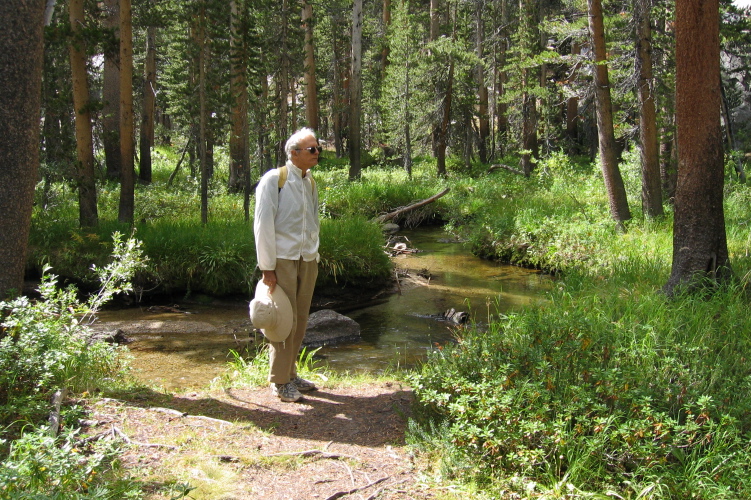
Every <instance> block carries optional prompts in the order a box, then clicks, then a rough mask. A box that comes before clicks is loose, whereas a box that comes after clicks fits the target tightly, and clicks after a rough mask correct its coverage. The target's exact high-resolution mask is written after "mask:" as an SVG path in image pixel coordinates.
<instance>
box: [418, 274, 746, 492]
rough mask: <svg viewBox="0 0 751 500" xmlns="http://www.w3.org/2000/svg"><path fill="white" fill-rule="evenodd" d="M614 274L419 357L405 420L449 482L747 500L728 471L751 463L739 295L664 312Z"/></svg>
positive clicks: (742, 480)
mask: <svg viewBox="0 0 751 500" xmlns="http://www.w3.org/2000/svg"><path fill="white" fill-rule="evenodd" d="M637 274H639V275H640V276H641V277H642V279H644V276H647V270H644V269H643V270H642V272H641V273H633V274H632V275H633V276H635V275H637ZM619 276H620V275H616V276H614V282H611V283H607V284H605V282H603V281H601V280H600V279H598V278H597V277H589V278H586V277H580V282H579V286H571V285H570V284H569V281H568V280H567V281H566V283H567V285H564V284H561V286H560V287H559V289H558V290H557V291H556V292H554V293H552V294H551V296H550V298H549V301H548V302H547V303H545V304H542V305H540V306H539V307H537V308H528V309H525V310H523V311H521V312H519V313H518V314H516V315H513V316H508V317H502V318H499V319H498V320H496V321H495V322H493V324H492V325H491V326H490V327H489V331H487V332H485V331H478V330H473V329H471V330H469V331H466V332H461V333H459V334H457V336H458V343H457V345H456V346H453V347H452V346H447V347H445V348H444V349H442V350H439V351H435V352H433V353H432V354H431V356H430V358H429V360H428V362H426V363H425V365H424V367H423V369H422V371H421V373H419V374H417V375H415V376H414V378H413V380H412V386H413V388H414V390H415V394H416V396H417V400H418V405H417V408H418V411H417V413H416V415H417V416H418V420H419V422H420V425H419V428H421V429H422V432H423V433H425V432H426V431H425V429H435V428H441V429H445V432H446V433H447V435H444V436H443V437H442V439H443V440H446V441H449V442H450V443H451V448H450V451H449V452H448V456H449V457H452V458H449V460H452V463H454V464H463V465H462V467H463V468H462V469H458V470H457V469H456V468H455V470H454V472H455V473H456V474H461V473H465V474H468V475H469V476H470V477H475V478H476V479H478V480H480V481H489V480H490V481H496V482H502V481H506V479H504V478H508V477H509V476H515V477H516V478H517V479H519V478H521V479H523V481H521V483H523V484H521V483H520V484H521V485H520V484H517V485H515V486H513V485H512V486H513V488H518V489H519V490H520V491H523V490H525V489H527V488H530V487H531V488H533V490H534V488H535V486H534V485H535V484H536V485H538V487H539V486H540V485H544V484H548V485H549V486H550V487H552V485H554V484H558V483H560V482H563V483H566V484H570V485H571V487H572V488H573V489H575V490H576V491H590V492H606V491H611V492H614V493H617V494H618V495H621V496H623V497H626V496H627V495H628V494H629V491H632V490H631V489H632V488H636V490H635V491H636V492H637V493H638V492H644V491H651V493H650V496H649V497H650V498H675V499H678V498H689V497H690V498H704V499H709V498H747V497H748V496H749V494H751V481H749V478H748V477H747V476H745V475H744V474H739V473H738V472H737V470H738V468H743V466H742V465H741V464H744V463H748V461H749V460H751V444H749V441H748V438H747V436H748V433H749V432H751V423H750V422H751V397H749V394H751V373H750V372H749V370H748V368H747V363H746V362H745V361H744V360H746V358H747V355H748V352H749V350H750V349H751V334H749V333H748V332H751V320H749V319H748V317H747V314H745V312H744V309H745V299H744V297H745V295H744V294H743V293H742V292H741V291H739V290H728V291H726V292H725V293H721V294H719V295H718V296H716V297H713V298H711V299H696V298H690V297H684V298H682V299H680V300H678V301H676V302H668V301H667V300H666V299H665V297H663V296H661V295H660V294H658V293H654V292H653V291H652V292H647V291H645V290H644V289H643V288H640V287H639V285H637V286H634V284H633V283H631V282H629V281H628V280H623V279H619ZM660 276H664V272H661V273H660V274H659V275H658V276H656V277H655V276H650V280H655V279H659V278H660ZM573 281H574V280H572V282H573ZM651 285H652V287H653V290H654V289H656V288H657V286H655V285H656V283H655V282H654V281H652V282H651ZM530 485H531V486H530Z"/></svg>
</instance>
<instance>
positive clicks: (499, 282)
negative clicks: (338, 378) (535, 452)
mask: <svg viewBox="0 0 751 500" xmlns="http://www.w3.org/2000/svg"><path fill="white" fill-rule="evenodd" d="M400 234H401V235H402V236H403V237H404V239H405V240H406V241H407V242H408V246H409V248H412V249H414V250H415V251H414V252H410V253H402V254H400V255H397V256H395V257H393V259H392V260H393V263H394V267H395V275H396V276H398V278H399V279H398V281H395V283H394V286H393V288H392V289H390V290H385V291H383V290H382V291H373V290H367V289H366V288H364V287H363V288H360V289H355V288H354V287H351V288H350V289H343V290H338V291H337V293H333V294H325V293H319V292H318V291H317V294H316V297H315V299H314V306H313V310H318V309H333V310H335V311H337V312H339V313H341V314H345V315H346V316H348V317H350V318H352V319H354V320H355V321H356V322H357V323H358V324H359V325H360V328H361V340H360V341H359V342H355V343H348V344H342V345H333V346H324V347H323V348H321V349H320V350H319V351H318V353H317V357H319V358H321V359H323V360H325V361H326V363H327V365H328V366H329V368H330V369H333V370H337V371H342V372H368V373H382V372H384V371H386V370H388V369H390V368H394V367H400V368H410V367H414V366H415V365H416V364H418V363H420V362H421V361H422V360H424V359H425V356H426V353H427V352H428V351H429V350H430V349H434V348H436V347H440V346H442V345H444V344H446V343H449V342H453V341H454V331H455V329H456V328H457V325H456V324H454V323H452V322H448V321H444V320H442V315H443V314H444V313H445V312H446V311H447V310H450V309H454V310H455V311H461V312H466V313H467V314H468V316H469V322H471V323H472V324H474V325H475V326H477V327H478V328H484V327H486V326H487V324H488V323H489V322H490V321H492V319H493V317H497V315H499V314H504V313H506V312H508V311H512V310H514V309H516V308H519V307H525V306H528V305H530V304H532V303H534V302H535V301H538V300H541V297H542V295H543V292H544V291H545V290H546V289H547V287H548V286H549V283H550V280H549V278H548V277H547V276H545V275H543V274H541V273H539V272H537V271H533V270H527V269H522V268H518V267H514V266H509V265H503V264H498V263H496V262H492V261H487V260H483V259H480V258H477V257H475V256H473V255H472V254H471V253H470V252H469V251H468V249H467V248H466V246H465V245H463V244H462V242H460V241H457V240H456V239H454V238H453V237H452V236H451V235H449V234H447V233H445V232H444V231H443V230H441V229H436V228H424V229H417V230H413V231H404V232H402V233H400ZM247 314H248V313H247V301H238V302H231V301H212V302H210V303H184V304H179V305H177V307H175V306H169V307H164V306H154V307H141V308H128V309H121V310H109V311H102V312H101V313H100V314H99V320H100V322H101V326H100V327H105V328H108V329H120V330H122V331H123V332H124V333H125V334H126V336H128V337H129V338H130V339H132V340H133V342H132V343H130V344H129V345H128V347H129V349H130V352H131V353H132V354H133V362H132V365H133V367H134V369H135V370H136V375H137V376H138V377H139V378H141V379H143V380H144V381H147V382H149V383H152V384H157V385H162V386H164V387H165V388H168V389H179V388H188V387H201V386H205V385H206V384H208V383H209V382H210V381H211V380H212V379H213V378H215V377H217V376H219V375H220V374H221V373H222V372H223V371H224V370H225V369H226V366H227V362H228V361H230V360H231V359H232V354H231V351H233V350H234V351H237V352H241V353H242V352H244V350H245V349H251V348H253V345H255V344H256V343H257V342H260V341H261V340H262V339H260V338H259V336H257V335H255V334H254V332H253V329H252V326H251V324H250V321H249V320H248V315H247Z"/></svg>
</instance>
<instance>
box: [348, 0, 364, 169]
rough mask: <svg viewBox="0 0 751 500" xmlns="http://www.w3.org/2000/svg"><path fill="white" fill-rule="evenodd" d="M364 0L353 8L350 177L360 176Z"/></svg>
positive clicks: (356, 0)
mask: <svg viewBox="0 0 751 500" xmlns="http://www.w3.org/2000/svg"><path fill="white" fill-rule="evenodd" d="M361 73H362V0H355V1H354V6H353V9H352V76H351V83H350V117H349V125H350V132H349V162H350V167H349V179H350V180H357V179H359V178H360V173H361V172H360V170H361V168H362V165H361V148H362V144H361V135H360V133H361V131H360V127H361V116H360V115H361V114H362V80H361V76H362V75H361Z"/></svg>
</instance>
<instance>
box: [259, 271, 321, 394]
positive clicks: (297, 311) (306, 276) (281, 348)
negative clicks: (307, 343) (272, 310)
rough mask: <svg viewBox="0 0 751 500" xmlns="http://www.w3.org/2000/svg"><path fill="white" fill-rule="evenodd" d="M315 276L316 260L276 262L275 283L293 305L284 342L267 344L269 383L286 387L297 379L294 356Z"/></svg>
mask: <svg viewBox="0 0 751 500" xmlns="http://www.w3.org/2000/svg"><path fill="white" fill-rule="evenodd" d="M317 277H318V263H317V262H316V261H311V262H305V261H304V260H302V259H300V260H286V259H277V261H276V283H277V286H280V287H282V290H284V293H286V294H287V297H288V298H289V301H290V303H291V304H292V318H293V319H292V333H290V334H289V337H287V340H285V341H284V342H269V344H270V346H271V348H270V349H269V365H270V369H269V382H273V383H275V384H286V383H287V382H289V381H290V380H292V379H293V378H295V377H296V376H297V357H298V355H299V353H300V347H301V346H302V341H303V339H304V338H305V329H306V328H307V326H308V315H309V314H310V304H311V302H312V301H313V290H314V288H315V285H316V278H317Z"/></svg>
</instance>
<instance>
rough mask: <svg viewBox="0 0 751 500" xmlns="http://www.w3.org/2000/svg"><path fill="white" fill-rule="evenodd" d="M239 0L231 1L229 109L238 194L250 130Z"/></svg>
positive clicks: (232, 179)
mask: <svg viewBox="0 0 751 500" xmlns="http://www.w3.org/2000/svg"><path fill="white" fill-rule="evenodd" d="M237 4H238V0H231V1H230V10H231V13H232V14H231V19H230V32H231V37H230V65H231V71H230V93H231V99H232V101H231V102H232V108H231V110H230V115H231V121H232V129H231V131H230V137H229V154H230V166H229V186H228V187H229V191H230V192H231V193H238V192H240V191H241V190H243V189H244V187H245V185H246V182H245V177H246V176H248V175H249V160H250V153H249V139H250V138H249V132H248V77H247V57H248V56H247V48H246V43H245V41H244V39H243V34H242V32H241V31H240V30H241V26H242V25H243V19H244V18H245V15H246V13H245V11H244V10H243V11H242V13H241V11H240V9H239V8H238V5H237Z"/></svg>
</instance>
